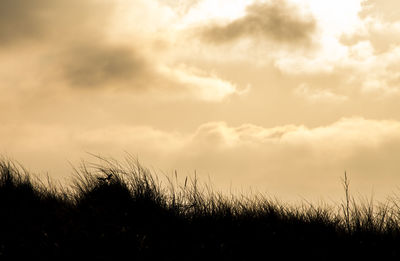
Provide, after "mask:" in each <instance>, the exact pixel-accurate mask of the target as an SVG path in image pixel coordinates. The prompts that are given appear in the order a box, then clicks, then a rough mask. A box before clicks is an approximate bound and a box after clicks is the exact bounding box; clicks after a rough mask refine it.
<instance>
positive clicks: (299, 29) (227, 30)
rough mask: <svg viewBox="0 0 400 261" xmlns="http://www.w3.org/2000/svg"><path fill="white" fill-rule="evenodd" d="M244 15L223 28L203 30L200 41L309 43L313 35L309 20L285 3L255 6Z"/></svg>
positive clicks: (216, 27) (313, 22) (208, 27)
mask: <svg viewBox="0 0 400 261" xmlns="http://www.w3.org/2000/svg"><path fill="white" fill-rule="evenodd" d="M246 11H247V12H246V15H245V16H244V17H241V18H239V19H237V20H234V21H232V22H230V23H228V24H225V25H211V26H207V27H206V28H204V30H203V31H202V38H203V39H204V40H205V41H209V42H213V43H226V42H231V41H234V40H237V39H239V38H242V37H257V38H265V39H267V40H272V41H275V42H279V43H288V44H292V43H300V42H302V43H309V42H311V36H312V34H313V33H314V31H315V28H316V22H315V20H314V19H313V18H312V17H304V16H302V15H300V13H299V12H298V9H297V8H296V7H294V6H291V5H289V4H288V3H286V2H285V1H282V0H275V1H271V2H266V3H255V4H252V5H250V6H248V7H247V10H246Z"/></svg>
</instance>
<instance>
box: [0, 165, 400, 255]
mask: <svg viewBox="0 0 400 261" xmlns="http://www.w3.org/2000/svg"><path fill="white" fill-rule="evenodd" d="M100 159H101V163H100V164H82V166H81V167H80V168H77V169H75V170H74V172H75V175H74V179H73V182H72V183H71V184H70V185H69V186H68V187H66V186H60V185H57V184H54V183H52V182H51V180H50V179H47V180H46V182H42V181H41V180H39V179H37V178H35V177H34V176H33V175H31V174H29V173H28V171H26V170H25V169H24V168H23V167H22V166H20V165H17V164H15V163H13V162H10V161H6V160H2V161H0V208H1V209H0V259H1V260H11V259H22V258H38V259H39V260H66V259H71V258H90V260H106V259H114V260H118V259H121V260H122V259H123V260H125V259H132V260H210V259H211V260H255V259H257V260H258V259H260V257H261V259H266V260H267V259H271V260H275V259H278V258H279V259H283V260H286V259H290V260H301V259H303V258H306V259H307V260H338V259H340V260H350V259H366V260H369V259H383V260H391V259H396V260H398V258H399V256H400V205H399V203H398V202H399V201H398V199H396V198H394V199H392V200H390V201H388V202H386V203H381V204H374V203H373V202H372V200H370V201H362V202H357V201H356V200H355V199H354V198H352V197H351V195H350V191H349V184H350V183H349V179H348V177H347V174H345V177H344V179H343V186H344V190H345V199H344V200H343V203H342V205H340V206H333V207H329V206H314V205H311V204H303V205H301V206H289V205H285V204H283V203H280V202H278V201H276V200H270V199H269V198H267V197H266V196H263V195H260V194H257V195H253V196H248V197H246V196H233V195H229V196H227V195H223V194H221V193H217V192H215V191H214V190H213V189H212V188H210V187H209V186H206V185H199V183H198V180H197V178H192V179H188V178H186V179H185V181H184V182H182V183H180V182H178V178H177V175H176V173H175V177H174V178H170V179H169V180H168V181H169V182H168V184H166V185H162V183H161V182H160V181H159V180H158V179H157V176H156V175H154V174H153V173H152V172H150V171H149V170H147V169H145V168H144V167H142V166H141V165H140V164H139V163H138V162H137V161H135V160H134V159H128V160H127V161H126V163H125V164H121V163H119V162H116V161H113V160H108V159H104V158H100Z"/></svg>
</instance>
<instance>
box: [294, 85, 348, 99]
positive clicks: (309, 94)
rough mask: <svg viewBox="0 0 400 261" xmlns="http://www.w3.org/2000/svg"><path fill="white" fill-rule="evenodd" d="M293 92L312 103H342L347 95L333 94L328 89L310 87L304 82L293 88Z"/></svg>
mask: <svg viewBox="0 0 400 261" xmlns="http://www.w3.org/2000/svg"><path fill="white" fill-rule="evenodd" d="M294 94H295V95H298V96H300V97H302V98H304V99H306V100H307V101H309V102H312V103H319V102H322V103H342V102H345V101H347V100H348V97H347V96H343V95H339V94H335V93H333V92H332V91H330V90H328V89H315V88H311V87H310V86H309V85H308V84H306V83H302V84H300V85H299V86H298V87H297V88H296V89H295V90H294Z"/></svg>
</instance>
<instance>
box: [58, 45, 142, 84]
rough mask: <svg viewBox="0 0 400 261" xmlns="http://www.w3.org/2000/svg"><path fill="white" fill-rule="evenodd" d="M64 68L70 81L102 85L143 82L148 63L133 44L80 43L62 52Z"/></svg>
mask: <svg viewBox="0 0 400 261" xmlns="http://www.w3.org/2000/svg"><path fill="white" fill-rule="evenodd" d="M62 57H64V58H63V59H64V60H63V61H62V70H63V73H64V77H66V80H67V81H68V82H69V84H70V85H72V86H75V87H100V86H103V85H106V84H110V83H118V82H125V83H132V82H135V83H136V84H139V81H138V80H139V79H143V78H145V77H144V76H145V75H146V72H147V64H146V61H145V59H143V58H142V57H141V56H140V55H138V54H137V53H136V52H135V51H134V50H133V48H130V47H126V46H113V45H106V44H97V45H96V44H93V43H91V44H80V45H78V46H76V47H73V48H70V49H68V50H67V51H66V53H64V54H63V55H62Z"/></svg>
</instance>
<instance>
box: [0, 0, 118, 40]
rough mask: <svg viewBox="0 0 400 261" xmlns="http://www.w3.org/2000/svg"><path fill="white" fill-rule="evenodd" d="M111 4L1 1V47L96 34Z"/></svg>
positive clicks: (66, 0)
mask: <svg viewBox="0 0 400 261" xmlns="http://www.w3.org/2000/svg"><path fill="white" fill-rule="evenodd" d="M111 6H112V5H110V4H106V2H105V1H94V0H83V1H79V0H59V1H52V0H35V1H30V0H2V1H1V2H0V46H7V45H12V44H16V43H19V44H21V43H22V44H26V43H28V42H29V41H36V42H39V43H43V41H44V40H45V39H47V40H49V39H51V40H52V41H58V40H60V39H65V38H70V39H72V38H79V37H80V36H82V34H87V36H86V37H89V36H93V35H95V34H96V33H97V32H98V31H99V28H101V27H102V26H104V25H105V23H106V22H107V19H108V18H109V15H110V14H111V10H112V9H111ZM93 10H96V12H92V11H93Z"/></svg>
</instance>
